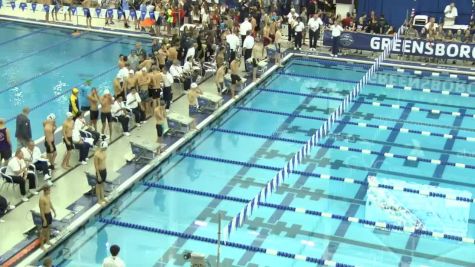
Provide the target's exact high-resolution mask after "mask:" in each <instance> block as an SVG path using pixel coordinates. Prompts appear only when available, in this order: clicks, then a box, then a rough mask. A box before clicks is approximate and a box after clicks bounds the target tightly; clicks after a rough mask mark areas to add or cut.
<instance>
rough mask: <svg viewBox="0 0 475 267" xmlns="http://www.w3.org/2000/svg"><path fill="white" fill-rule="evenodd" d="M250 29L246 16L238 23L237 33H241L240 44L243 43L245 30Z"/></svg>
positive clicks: (245, 34)
mask: <svg viewBox="0 0 475 267" xmlns="http://www.w3.org/2000/svg"><path fill="white" fill-rule="evenodd" d="M248 31H252V24H251V23H250V22H249V19H248V18H244V21H243V22H242V23H241V25H239V34H240V35H241V45H243V44H244V39H246V36H247V32H248Z"/></svg>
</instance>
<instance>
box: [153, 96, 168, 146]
mask: <svg viewBox="0 0 475 267" xmlns="http://www.w3.org/2000/svg"><path fill="white" fill-rule="evenodd" d="M153 116H154V117H155V129H156V130H157V143H158V144H161V143H162V137H163V134H164V133H165V125H166V123H167V113H166V111H165V102H164V101H160V103H159V105H158V106H157V107H155V109H154V111H153ZM157 153H160V146H159V147H158V151H157Z"/></svg>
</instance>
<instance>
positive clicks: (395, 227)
mask: <svg viewBox="0 0 475 267" xmlns="http://www.w3.org/2000/svg"><path fill="white" fill-rule="evenodd" d="M143 184H144V185H145V186H148V187H153V188H158V189H163V190H167V191H174V192H180V193H185V194H190V195H196V196H203V197H209V198H214V199H221V200H228V201H233V202H239V203H248V202H249V201H251V199H245V198H240V197H233V196H227V195H222V194H215V193H209V192H203V191H198V190H193V189H186V188H180V187H174V186H169V185H162V184H158V183H153V182H143ZM257 204H258V206H263V207H267V208H274V209H278V210H283V211H291V212H298V213H304V214H308V215H312V216H317V217H325V218H330V219H335V220H340V221H347V222H352V223H357V224H362V225H365V226H370V227H372V228H376V229H377V228H379V229H381V228H384V230H387V231H390V232H391V231H393V230H395V231H400V232H406V233H410V234H414V235H417V236H429V237H435V238H438V239H448V240H453V241H459V242H463V243H468V244H475V240H474V239H473V238H470V237H462V236H455V235H450V234H445V233H440V232H432V231H429V230H424V229H422V228H415V227H410V228H407V227H403V226H399V225H395V224H390V223H384V222H377V221H371V220H366V219H361V218H357V217H348V216H344V215H339V214H334V213H330V212H323V211H318V210H309V209H305V208H300V207H299V208H298V207H292V206H286V205H280V204H273V203H268V202H261V201H259V202H258V203H257ZM350 218H351V220H350Z"/></svg>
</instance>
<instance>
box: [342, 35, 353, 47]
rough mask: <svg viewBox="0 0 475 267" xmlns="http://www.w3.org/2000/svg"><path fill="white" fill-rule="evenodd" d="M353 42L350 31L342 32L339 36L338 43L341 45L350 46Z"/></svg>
mask: <svg viewBox="0 0 475 267" xmlns="http://www.w3.org/2000/svg"><path fill="white" fill-rule="evenodd" d="M354 42H355V40H354V39H353V35H351V34H350V33H342V34H341V36H340V44H341V45H342V46H350V45H352V44H353V43H354Z"/></svg>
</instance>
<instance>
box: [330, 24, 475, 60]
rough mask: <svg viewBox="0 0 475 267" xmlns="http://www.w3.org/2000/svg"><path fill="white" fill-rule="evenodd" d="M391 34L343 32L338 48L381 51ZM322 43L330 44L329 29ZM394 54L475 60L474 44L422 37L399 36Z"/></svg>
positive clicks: (386, 44) (394, 47) (389, 39)
mask: <svg viewBox="0 0 475 267" xmlns="http://www.w3.org/2000/svg"><path fill="white" fill-rule="evenodd" d="M392 39H393V36H389V35H379V34H367V33H360V32H343V33H342V34H341V36H340V48H347V49H358V50H369V51H376V52H380V51H383V50H384V49H385V48H386V47H387V46H388V45H389V44H390V43H391V40H392ZM323 45H327V46H331V45H332V39H331V31H325V32H324V34H323ZM391 52H392V53H395V54H404V55H414V56H427V57H437V58H446V59H461V60H475V44H465V43H456V42H439V41H435V42H431V41H427V40H424V39H407V40H405V39H404V38H401V39H400V40H397V41H396V42H395V43H394V46H393V48H392V50H391Z"/></svg>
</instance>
